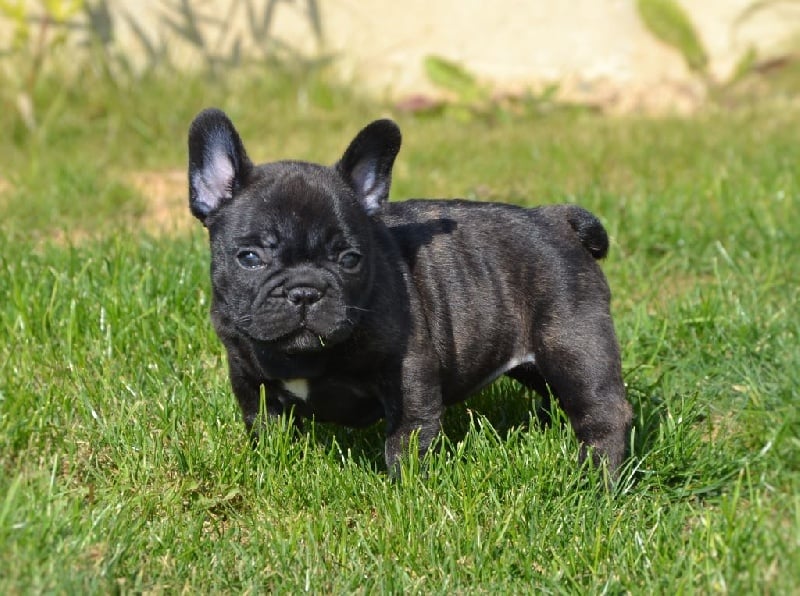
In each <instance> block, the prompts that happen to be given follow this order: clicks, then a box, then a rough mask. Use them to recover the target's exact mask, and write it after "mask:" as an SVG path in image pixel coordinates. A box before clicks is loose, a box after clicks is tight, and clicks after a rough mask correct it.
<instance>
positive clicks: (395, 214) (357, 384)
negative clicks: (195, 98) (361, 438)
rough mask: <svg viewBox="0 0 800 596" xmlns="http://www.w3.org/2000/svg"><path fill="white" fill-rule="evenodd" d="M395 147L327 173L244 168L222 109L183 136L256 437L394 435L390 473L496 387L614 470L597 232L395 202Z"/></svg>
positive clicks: (360, 143) (618, 423)
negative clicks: (554, 418)
mask: <svg viewBox="0 0 800 596" xmlns="http://www.w3.org/2000/svg"><path fill="white" fill-rule="evenodd" d="M399 148H400V131H399V129H398V128H397V126H396V125H395V124H394V123H393V122H391V121H390V120H378V121H376V122H373V123H372V124H370V125H368V126H367V127H365V128H364V129H363V130H362V131H361V132H360V133H358V135H356V137H355V138H354V139H353V141H352V142H351V143H350V145H349V146H348V147H347V149H346V150H345V152H344V154H343V156H342V158H341V159H340V160H339V161H338V162H337V163H336V164H334V165H333V166H332V167H326V166H322V165H319V164H312V163H306V162H300V161H281V162H274V163H267V164H262V165H253V164H252V162H251V161H250V159H249V158H248V156H247V153H246V152H245V149H244V145H243V143H242V141H241V138H240V137H239V134H238V133H237V132H236V130H235V129H234V127H233V124H232V123H231V122H230V120H229V119H228V118H227V116H225V115H224V114H223V113H222V112H221V111H219V110H206V111H204V112H202V113H200V114H199V115H198V116H197V118H196V119H195V121H194V122H193V123H192V126H191V128H190V131H189V176H188V178H189V204H190V209H191V211H192V213H193V214H194V215H195V216H196V217H197V218H198V219H199V220H200V221H201V222H202V223H203V225H205V226H206V228H208V231H209V238H210V244H211V279H212V288H213V293H212V296H213V298H212V305H211V318H212V321H213V323H214V326H215V329H216V331H217V334H218V335H219V337H220V339H221V340H222V342H223V343H224V345H225V347H226V350H227V354H228V364H229V372H230V379H231V385H232V388H233V391H234V394H235V395H236V397H237V399H238V401H239V405H240V407H241V409H242V412H243V416H244V419H245V422H246V424H247V426H248V428H251V427H252V426H253V425H254V423H255V422H254V421H255V420H256V418H257V414H258V412H259V405H260V403H259V402H260V394H261V387H262V386H263V387H264V388H265V390H266V395H267V412H268V413H269V414H270V415H281V414H284V413H286V412H288V411H290V410H292V411H293V412H294V415H295V416H296V417H298V418H299V419H302V418H304V417H315V418H316V419H317V420H320V421H331V422H336V423H340V424H345V425H350V426H364V425H367V424H371V423H373V422H375V421H376V420H378V419H381V418H384V419H385V420H386V446H385V455H386V463H387V466H388V468H389V469H390V470H392V471H393V470H396V469H397V465H398V460H399V458H400V457H401V456H402V454H403V452H404V450H405V449H406V447H407V445H408V444H409V439H410V437H411V435H412V434H413V433H416V434H417V442H418V445H419V449H420V452H421V453H424V452H425V451H426V449H427V448H428V446H429V445H430V442H431V441H432V440H433V438H434V437H435V436H436V434H437V433H438V432H439V427H440V420H441V415H442V411H443V409H444V407H445V406H446V405H448V404H452V403H455V402H457V401H460V400H463V399H465V398H466V397H468V396H469V395H470V394H471V393H473V392H475V391H477V390H479V389H480V388H481V387H483V386H485V385H486V384H487V383H490V382H491V381H492V380H494V379H495V378H497V377H498V376H500V375H503V374H505V375H508V376H510V377H512V378H514V379H516V380H518V381H520V382H521V383H523V384H524V385H525V386H527V387H529V388H531V389H533V390H536V391H537V392H539V393H542V394H543V395H545V396H547V395H549V394H550V393H552V394H553V395H554V396H555V397H556V398H557V399H558V400H559V403H560V405H561V406H562V408H563V409H564V410H565V412H566V414H567V416H568V417H569V419H570V422H571V424H572V426H573V428H574V429H575V432H576V434H577V436H578V438H579V439H580V441H581V442H582V445H583V447H582V455H583V456H585V455H586V454H587V453H589V452H591V453H592V455H593V457H594V458H595V459H596V460H597V462H598V463H600V462H603V463H605V464H607V465H608V466H609V467H610V469H611V470H612V471H613V470H616V469H617V468H618V466H619V464H620V462H621V461H622V459H623V457H624V454H625V447H626V443H627V440H626V436H627V429H628V425H629V423H630V420H631V409H630V406H629V404H628V403H627V401H626V399H625V389H624V385H623V382H622V371H621V365H620V354H619V346H618V344H617V340H616V336H615V334H614V327H613V323H612V320H611V315H610V311H609V302H610V292H609V289H608V285H607V283H606V280H605V277H604V276H603V273H602V271H601V270H600V268H599V266H598V263H597V260H598V259H602V258H603V257H605V256H606V254H607V252H608V245H609V242H608V236H607V234H606V231H605V229H604V228H603V226H602V224H601V223H600V221H599V220H598V219H597V218H596V217H595V216H594V215H592V214H591V213H589V212H588V211H586V210H585V209H583V208H581V207H578V206H575V205H551V206H543V207H537V208H532V209H526V208H523V207H519V206H514V205H504V204H499V203H480V202H474V201H464V200H457V199H453V200H421V199H416V200H409V201H403V202H392V203H389V202H388V194H389V188H390V185H391V172H392V166H393V164H394V160H395V157H396V155H397V152H398V151H399Z"/></svg>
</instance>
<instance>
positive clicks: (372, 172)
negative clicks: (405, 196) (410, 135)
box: [336, 120, 401, 215]
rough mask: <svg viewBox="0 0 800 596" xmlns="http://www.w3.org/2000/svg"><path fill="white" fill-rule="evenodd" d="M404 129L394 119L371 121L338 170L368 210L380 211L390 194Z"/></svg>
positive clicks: (355, 141) (357, 136)
mask: <svg viewBox="0 0 800 596" xmlns="http://www.w3.org/2000/svg"><path fill="white" fill-rule="evenodd" d="M400 141H401V137H400V129H399V128H398V127H397V124H395V123H394V122H392V121H391V120H376V121H375V122H373V123H372V124H368V125H367V126H366V127H364V129H363V130H362V131H361V132H360V133H358V134H357V135H356V138H355V139H353V141H352V142H351V143H350V146H349V147H348V148H347V151H345V152H344V155H343V156H342V159H341V160H340V161H339V163H337V164H336V169H337V170H338V171H339V173H340V174H341V175H342V176H343V177H344V179H345V180H346V181H347V182H348V184H350V186H352V187H353V190H355V191H356V195H358V198H359V200H360V201H361V204H362V205H363V206H364V210H365V211H366V212H367V213H368V214H369V215H372V214H373V213H377V212H378V211H379V210H380V208H381V207H382V206H383V204H384V203H385V202H386V200H387V199H388V197H389V187H390V186H391V184H392V165H394V158H395V157H397V152H398V151H400Z"/></svg>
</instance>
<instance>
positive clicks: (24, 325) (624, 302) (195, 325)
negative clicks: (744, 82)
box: [0, 73, 800, 594]
mask: <svg viewBox="0 0 800 596" xmlns="http://www.w3.org/2000/svg"><path fill="white" fill-rule="evenodd" d="M34 99H35V101H36V102H37V108H38V110H39V113H40V114H42V115H43V122H42V124H41V127H40V129H39V130H38V131H36V132H35V133H31V132H29V131H27V130H26V129H25V128H24V126H23V125H22V124H21V122H20V121H19V119H18V118H17V116H16V115H15V113H14V110H13V105H12V104H10V103H9V105H8V107H7V109H5V110H3V113H2V114H0V126H2V128H3V130H4V131H6V134H4V135H3V137H2V140H0V163H1V164H2V169H0V177H1V178H2V180H1V181H0V221H1V222H2V223H0V330H1V331H2V334H3V335H2V337H3V341H2V343H0V593H4V594H7V593H11V594H13V593H29V592H57V593H85V592H100V593H107V592H115V591H122V592H130V591H133V592H139V591H156V592H183V591H185V592H188V593H198V592H200V593H203V592H233V593H237V592H246V591H247V592H267V591H281V592H290V593H294V592H299V591H302V590H307V591H313V592H317V593H342V592H350V591H359V592H362V593H373V592H376V591H379V592H400V591H403V592H411V593H425V594H427V593H434V594H435V593H442V594H444V593H447V594H452V593H473V592H478V593H490V592H491V593H519V592H539V591H541V592H555V593H564V592H567V593H581V594H583V593H621V592H627V591H630V592H632V593H650V592H654V593H687V592H700V593H717V592H722V593H728V592H729V593H738V594H743V593H767V594H782V593H793V592H794V593H796V592H797V590H798V589H800V554H799V553H800V549H799V548H798V547H799V546H800V438H799V437H800V416H799V415H798V412H797V400H798V389H797V388H798V386H799V385H800V349H799V348H798V335H800V316H798V315H797V310H798V307H797V304H798V302H800V290H798V287H799V286H798V280H800V257H799V256H798V247H800V211H799V210H798V209H799V208H800V143H799V142H798V130H800V107H798V106H792V105H787V104H778V103H777V102H772V103H769V104H765V105H761V106H755V107H754V106H750V107H746V106H740V107H737V108H735V109H728V110H715V109H709V110H708V112H706V113H703V114H701V115H699V116H696V117H693V118H689V119H680V118H660V119H644V118H636V117H617V118H611V117H602V116H598V115H595V114H591V113H588V112H582V111H580V110H559V109H539V108H540V107H539V106H536V105H533V106H527V109H521V110H520V111H519V113H513V114H500V115H499V116H498V117H496V118H488V119H487V118H475V119H466V120H465V119H464V118H463V113H462V112H458V113H453V114H447V113H445V114H443V115H435V116H424V117H423V116H411V115H402V114H393V113H392V110H391V107H390V106H387V105H382V104H372V103H370V102H368V101H366V100H363V99H360V98H358V97H354V96H353V95H352V94H350V93H347V92H346V91H343V90H341V89H337V88H335V87H332V86H330V85H327V84H325V83H324V82H313V83H309V84H304V85H302V86H299V85H298V83H297V81H296V80H292V79H289V80H287V79H286V78H284V77H280V76H277V75H275V76H273V75H271V74H270V73H262V74H261V75H260V76H259V77H255V76H253V78H252V79H251V80H250V81H246V80H238V81H235V80H232V81H224V82H219V81H210V80H202V79H185V80H184V79H180V80H173V81H169V80H159V79H153V80H147V81H143V82H141V83H140V84H139V85H137V86H135V87H131V88H117V89H115V88H112V87H110V86H102V85H99V84H98V85H97V86H96V88H95V89H93V91H92V93H90V94H88V97H87V94H86V92H85V89H84V87H81V88H77V87H75V86H72V87H67V88H66V89H62V88H60V87H58V85H57V81H55V82H50V83H48V82H47V81H42V82H41V85H40V89H39V90H38V94H37V95H36V97H35V98H34ZM212 104H214V105H218V106H219V107H222V108H224V109H226V110H227V111H229V113H230V114H231V116H232V118H233V119H234V122H235V123H236V124H237V127H238V128H239V130H240V132H241V133H242V135H243V137H244V139H245V142H246V143H247V145H248V148H249V150H250V152H251V157H253V158H254V159H256V160H258V161H261V160H266V159H277V158H281V157H291V158H303V159H314V160H322V161H326V162H332V161H334V160H335V159H336V158H337V157H338V154H339V153H340V152H341V151H342V150H343V149H344V146H345V144H346V143H347V141H348V140H349V139H350V138H352V136H353V134H354V133H355V132H356V131H357V129H358V128H359V127H360V126H361V125H363V124H365V123H366V122H367V121H368V120H369V119H372V118H375V117H380V116H384V115H393V116H394V117H396V118H397V119H398V121H399V123H400V125H401V127H402V129H403V131H404V135H405V142H404V148H403V150H402V151H401V154H400V157H399V160H398V164H397V168H396V171H395V181H394V182H395V183H394V187H393V192H392V196H393V198H404V197H409V196H467V197H476V198H483V199H487V198H488V199H492V200H505V201H513V202H518V203H522V204H528V205H534V204H543V203H552V202H564V201H569V202H577V203H580V204H581V205H583V206H585V207H587V208H589V209H591V210H593V211H594V212H596V213H597V214H598V215H599V216H600V218H601V219H602V221H603V222H604V223H605V225H606V226H607V227H608V230H609V233H610V235H611V237H612V248H611V252H610V255H609V258H608V260H607V262H606V263H605V264H604V269H605V271H606V272H607V275H608V277H609V281H610V284H611V287H612V290H613V292H614V296H615V300H614V314H615V320H616V324H617V330H618V334H619V337H620V341H621V344H622V350H623V358H624V369H625V376H626V381H627V384H628V392H629V398H630V400H631V402H632V403H633V405H634V409H635V412H636V416H635V428H634V432H633V436H632V450H633V455H632V457H631V459H630V461H629V463H628V464H627V466H626V468H625V470H624V471H623V473H622V477H621V479H620V481H619V483H618V485H617V486H616V487H615V489H614V490H613V491H611V492H607V491H605V490H604V489H602V488H601V486H602V483H600V482H598V481H597V479H596V478H595V477H594V475H593V473H592V472H591V471H583V472H581V470H579V469H578V468H577V453H578V447H577V444H576V441H575V439H574V437H573V435H572V432H571V430H570V428H569V427H568V426H565V425H563V424H558V423H556V424H553V425H551V426H549V427H546V428H545V427H542V426H541V425H540V424H539V422H538V421H537V419H536V417H535V416H533V415H532V414H531V413H532V411H533V408H534V402H533V396H531V395H529V394H526V392H524V391H523V390H522V389H521V388H520V387H519V386H517V385H515V384H513V383H512V382H510V381H500V382H498V383H496V384H495V385H493V386H492V387H490V388H489V389H487V390H486V391H484V392H483V393H482V394H481V395H479V396H476V397H475V398H473V399H471V400H470V401H469V402H468V403H467V404H466V405H465V406H460V407H456V408H454V409H452V410H450V411H449V413H448V416H447V417H446V420H445V436H444V437H443V439H442V440H441V442H440V443H439V444H438V448H437V449H435V450H434V452H433V453H432V455H431V457H430V461H428V462H427V468H426V473H425V474H418V473H416V470H418V468H419V462H415V461H410V462H407V466H408V468H409V469H408V470H406V472H407V473H406V474H404V475H403V477H402V479H401V480H400V481H399V482H396V483H393V482H391V481H390V480H389V479H388V478H387V477H386V474H385V470H384V465H383V457H382V433H381V428H380V427H379V426H376V427H375V428H372V429H368V430H364V431H348V430H345V429H340V428H335V427H330V426H325V425H317V426H315V425H309V426H308V428H307V430H306V432H304V433H303V434H301V435H300V436H299V437H294V436H293V434H292V432H291V431H290V430H289V429H288V428H286V427H283V428H281V427H278V426H276V427H274V428H273V429H272V431H271V433H270V434H269V435H268V436H267V437H266V439H265V440H264V442H263V443H262V444H261V445H260V446H259V448H258V449H257V450H255V451H252V450H250V449H249V447H248V445H247V442H246V440H245V436H244V430H243V426H242V424H241V421H240V420H239V417H238V410H237V407H236V405H235V402H234V398H233V396H232V394H231V393H230V390H229V387H228V381H227V373H226V365H225V360H224V354H223V351H222V348H221V346H220V344H219V343H218V341H217V339H216V337H215V336H214V334H213V331H212V330H211V325H210V322H209V320H208V313H207V311H208V306H209V304H208V302H209V280H208V254H207V253H208V251H207V247H206V243H205V237H204V235H203V231H202V229H201V227H200V226H199V224H198V225H197V226H194V227H192V228H190V229H191V230H193V231H192V232H181V233H176V234H172V235H168V236H165V235H158V234H154V233H151V230H149V229H148V228H147V226H146V224H145V222H146V215H147V212H148V209H149V208H150V203H149V202H148V201H149V197H147V196H143V195H142V194H141V193H140V192H138V191H137V190H136V188H134V187H133V186H132V185H131V184H130V181H129V180H130V179H129V174H130V173H131V172H135V171H162V170H170V169H176V168H183V167H184V163H185V160H186V155H185V151H186V150H185V143H186V129H187V127H188V123H189V122H190V120H191V118H192V116H193V115H194V114H195V113H196V112H197V111H198V110H199V109H201V108H202V107H205V106H206V105H212ZM545 107H546V106H545ZM184 192H185V191H184ZM185 217H186V218H190V215H189V213H188V209H187V210H186V212H185ZM477 339H478V340H479V339H480V338H477ZM554 413H555V414H556V419H558V412H554Z"/></svg>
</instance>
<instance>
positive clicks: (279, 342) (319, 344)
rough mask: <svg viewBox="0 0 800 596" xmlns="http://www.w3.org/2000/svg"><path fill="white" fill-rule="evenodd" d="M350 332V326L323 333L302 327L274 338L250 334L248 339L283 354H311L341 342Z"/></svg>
mask: <svg viewBox="0 0 800 596" xmlns="http://www.w3.org/2000/svg"><path fill="white" fill-rule="evenodd" d="M351 333H352V329H351V328H350V327H338V328H336V329H334V330H331V331H328V332H326V333H324V334H320V333H318V332H316V331H313V330H311V329H308V328H305V327H302V328H299V329H296V330H294V331H292V332H291V333H287V334H286V335H283V336H281V337H278V338H274V339H273V338H270V339H263V338H259V337H253V336H250V339H252V340H253V341H255V342H256V343H257V344H259V345H260V346H261V347H264V348H268V349H270V350H273V351H276V352H281V353H284V354H313V353H315V352H322V351H323V350H327V349H329V348H331V347H333V346H335V345H338V344H340V343H342V342H343V341H345V340H346V339H347V338H348V337H350V335H351Z"/></svg>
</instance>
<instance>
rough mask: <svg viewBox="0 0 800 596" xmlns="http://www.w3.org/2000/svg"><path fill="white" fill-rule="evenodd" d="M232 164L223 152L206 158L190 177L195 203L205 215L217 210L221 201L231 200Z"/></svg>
mask: <svg viewBox="0 0 800 596" xmlns="http://www.w3.org/2000/svg"><path fill="white" fill-rule="evenodd" d="M233 177H234V171H233V164H232V163H231V160H230V159H229V158H228V156H227V155H226V154H225V152H224V151H215V152H214V154H213V155H210V156H207V157H206V160H205V164H204V165H203V167H202V168H201V169H199V170H197V171H196V172H194V174H193V175H192V186H193V187H194V191H195V197H196V203H197V204H198V206H200V205H202V207H203V211H204V212H205V213H210V212H211V211H214V210H215V209H217V208H218V207H219V206H220V204H221V203H222V201H224V200H226V199H231V198H233Z"/></svg>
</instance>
